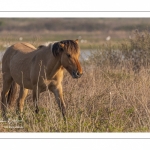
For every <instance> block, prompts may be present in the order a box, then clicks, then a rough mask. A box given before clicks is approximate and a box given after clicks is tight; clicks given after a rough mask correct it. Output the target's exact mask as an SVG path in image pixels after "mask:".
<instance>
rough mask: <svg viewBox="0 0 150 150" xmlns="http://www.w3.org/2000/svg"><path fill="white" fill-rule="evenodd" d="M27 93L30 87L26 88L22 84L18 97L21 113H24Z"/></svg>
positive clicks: (18, 108)
mask: <svg viewBox="0 0 150 150" xmlns="http://www.w3.org/2000/svg"><path fill="white" fill-rule="evenodd" d="M27 94H28V89H25V88H23V87H22V86H20V93H19V97H18V99H17V110H18V111H19V113H20V114H21V115H22V113H23V107H24V101H25V98H26V96H27Z"/></svg>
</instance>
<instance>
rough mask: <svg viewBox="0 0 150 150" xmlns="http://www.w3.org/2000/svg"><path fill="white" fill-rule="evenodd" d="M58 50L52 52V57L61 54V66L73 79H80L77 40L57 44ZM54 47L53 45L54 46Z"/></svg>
mask: <svg viewBox="0 0 150 150" xmlns="http://www.w3.org/2000/svg"><path fill="white" fill-rule="evenodd" d="M58 44H59V46H58V49H57V50H55V52H54V51H53V54H54V56H55V55H58V54H59V53H61V64H62V66H63V67H64V68H65V69H66V70H67V71H68V72H69V73H70V74H71V76H72V77H73V78H80V77H81V75H82V68H81V65H80V63H79V55H80V49H79V45H78V40H75V41H73V40H65V41H60V42H58ZM54 46H55V45H54Z"/></svg>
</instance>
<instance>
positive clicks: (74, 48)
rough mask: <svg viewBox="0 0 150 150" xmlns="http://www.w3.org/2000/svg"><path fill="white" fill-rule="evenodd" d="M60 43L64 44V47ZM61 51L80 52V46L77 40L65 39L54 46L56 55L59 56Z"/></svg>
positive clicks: (53, 51) (53, 50)
mask: <svg viewBox="0 0 150 150" xmlns="http://www.w3.org/2000/svg"><path fill="white" fill-rule="evenodd" d="M60 44H64V48H62V47H61V45H60ZM61 51H66V52H69V53H71V54H72V53H78V52H79V46H78V44H77V42H75V41H73V40H63V41H60V42H56V43H54V44H53V46H52V53H53V55H54V56H58V55H59V53H60V52H61Z"/></svg>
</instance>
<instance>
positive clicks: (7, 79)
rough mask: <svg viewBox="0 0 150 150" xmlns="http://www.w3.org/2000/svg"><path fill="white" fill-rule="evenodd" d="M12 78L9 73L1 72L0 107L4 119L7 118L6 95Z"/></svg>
mask: <svg viewBox="0 0 150 150" xmlns="http://www.w3.org/2000/svg"><path fill="white" fill-rule="evenodd" d="M12 81H13V79H12V77H11V76H10V75H9V74H7V75H6V74H3V89H2V92H1V109H2V116H3V118H4V119H7V117H6V111H7V96H8V92H9V89H10V86H11V83H12Z"/></svg>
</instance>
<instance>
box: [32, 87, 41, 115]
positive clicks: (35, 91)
mask: <svg viewBox="0 0 150 150" xmlns="http://www.w3.org/2000/svg"><path fill="white" fill-rule="evenodd" d="M39 95H40V89H39V87H37V86H34V88H33V103H34V106H35V112H36V113H38V112H39V108H38V100H39Z"/></svg>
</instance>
